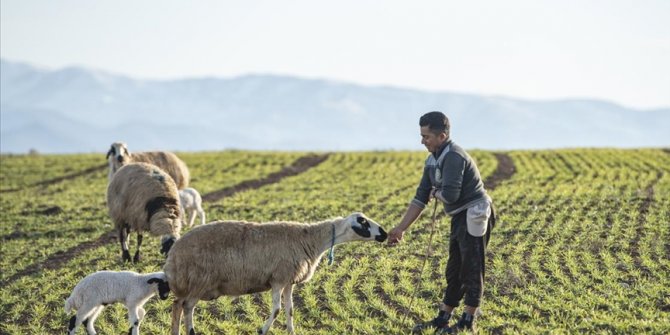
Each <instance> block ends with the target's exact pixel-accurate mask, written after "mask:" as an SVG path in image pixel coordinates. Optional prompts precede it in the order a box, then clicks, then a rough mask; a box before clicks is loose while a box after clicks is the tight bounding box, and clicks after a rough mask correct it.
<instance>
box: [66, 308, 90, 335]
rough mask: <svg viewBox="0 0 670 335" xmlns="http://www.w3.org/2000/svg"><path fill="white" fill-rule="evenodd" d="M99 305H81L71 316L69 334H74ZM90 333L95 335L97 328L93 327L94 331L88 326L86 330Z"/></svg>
mask: <svg viewBox="0 0 670 335" xmlns="http://www.w3.org/2000/svg"><path fill="white" fill-rule="evenodd" d="M96 308H97V306H95V305H90V304H84V305H83V306H81V307H80V308H79V309H77V314H76V315H74V316H72V317H71V318H70V324H69V325H68V327H67V330H68V334H69V335H74V334H76V333H77V328H79V326H80V325H81V324H82V322H84V321H87V319H88V317H89V316H90V315H91V314H92V313H93V312H95V309H96ZM86 331H87V332H88V333H89V335H95V329H93V333H91V332H89V331H88V326H87V330H86Z"/></svg>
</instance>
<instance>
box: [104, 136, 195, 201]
mask: <svg viewBox="0 0 670 335" xmlns="http://www.w3.org/2000/svg"><path fill="white" fill-rule="evenodd" d="M107 160H108V162H109V174H108V177H109V180H110V181H111V180H112V176H113V175H114V173H116V171H118V170H119V169H120V168H121V167H122V166H124V165H126V164H129V163H149V164H153V165H156V166H158V167H159V168H161V169H163V171H165V172H167V174H169V175H170V177H172V179H173V180H174V182H175V183H176V184H177V189H179V190H182V189H184V188H186V187H187V186H188V183H189V181H190V178H191V175H190V173H189V171H188V167H187V166H186V163H184V162H183V161H182V160H181V159H179V157H177V156H176V155H175V154H173V153H171V152H167V151H154V152H135V153H132V154H131V153H130V151H128V146H127V145H126V144H125V143H123V142H114V143H112V146H111V148H109V151H108V152H107Z"/></svg>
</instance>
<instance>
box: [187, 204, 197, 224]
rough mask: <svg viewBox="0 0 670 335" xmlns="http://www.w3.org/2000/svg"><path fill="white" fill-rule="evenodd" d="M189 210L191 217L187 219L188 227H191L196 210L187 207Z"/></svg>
mask: <svg viewBox="0 0 670 335" xmlns="http://www.w3.org/2000/svg"><path fill="white" fill-rule="evenodd" d="M189 212H190V214H189V216H190V217H191V218H190V219H189V220H188V226H189V228H190V227H193V223H194V222H195V215H196V211H195V209H189Z"/></svg>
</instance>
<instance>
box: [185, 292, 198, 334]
mask: <svg viewBox="0 0 670 335" xmlns="http://www.w3.org/2000/svg"><path fill="white" fill-rule="evenodd" d="M197 303H198V300H196V299H192V300H186V301H185V302H184V322H185V323H186V333H187V334H188V335H195V328H194V327H193V310H195V304H197Z"/></svg>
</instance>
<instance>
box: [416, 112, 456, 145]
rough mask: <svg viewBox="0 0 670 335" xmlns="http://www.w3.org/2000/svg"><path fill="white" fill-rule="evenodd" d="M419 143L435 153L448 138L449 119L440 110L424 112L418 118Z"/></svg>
mask: <svg viewBox="0 0 670 335" xmlns="http://www.w3.org/2000/svg"><path fill="white" fill-rule="evenodd" d="M419 126H420V127H421V144H423V145H424V146H426V149H428V151H430V152H432V153H435V152H437V150H438V149H440V147H441V146H442V145H443V144H444V142H446V141H448V140H449V119H448V118H447V116H446V115H444V114H442V112H430V113H426V114H424V115H423V116H421V118H420V119H419Z"/></svg>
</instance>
